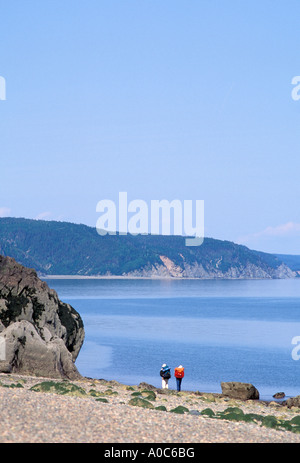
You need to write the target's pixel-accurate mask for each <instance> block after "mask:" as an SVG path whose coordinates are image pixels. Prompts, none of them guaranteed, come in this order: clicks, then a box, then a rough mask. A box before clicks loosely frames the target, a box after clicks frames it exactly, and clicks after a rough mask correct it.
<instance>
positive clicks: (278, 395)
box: [273, 392, 285, 399]
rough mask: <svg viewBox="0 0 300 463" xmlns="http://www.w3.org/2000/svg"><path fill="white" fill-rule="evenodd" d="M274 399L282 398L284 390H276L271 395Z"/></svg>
mask: <svg viewBox="0 0 300 463" xmlns="http://www.w3.org/2000/svg"><path fill="white" fill-rule="evenodd" d="M273 397H274V399H283V398H284V397H285V393H284V392H276V394H274V395H273Z"/></svg>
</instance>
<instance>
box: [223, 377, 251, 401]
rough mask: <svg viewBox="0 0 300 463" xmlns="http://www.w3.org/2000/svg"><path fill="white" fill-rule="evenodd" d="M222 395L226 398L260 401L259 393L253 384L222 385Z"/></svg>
mask: <svg viewBox="0 0 300 463" xmlns="http://www.w3.org/2000/svg"><path fill="white" fill-rule="evenodd" d="M221 388H222V394H223V395H225V396H226V397H230V398H232V399H239V400H258V399H259V392H258V390H257V389H256V387H254V386H253V385H252V384H249V383H239V382H235V381H232V382H228V383H221Z"/></svg>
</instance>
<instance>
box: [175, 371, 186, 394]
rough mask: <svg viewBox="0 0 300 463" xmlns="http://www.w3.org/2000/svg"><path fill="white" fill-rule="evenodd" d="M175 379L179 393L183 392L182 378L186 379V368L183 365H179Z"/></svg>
mask: <svg viewBox="0 0 300 463" xmlns="http://www.w3.org/2000/svg"><path fill="white" fill-rule="evenodd" d="M174 375H175V378H176V384H177V391H180V390H181V381H182V378H183V377H184V368H183V366H182V365H179V367H176V368H175V374H174Z"/></svg>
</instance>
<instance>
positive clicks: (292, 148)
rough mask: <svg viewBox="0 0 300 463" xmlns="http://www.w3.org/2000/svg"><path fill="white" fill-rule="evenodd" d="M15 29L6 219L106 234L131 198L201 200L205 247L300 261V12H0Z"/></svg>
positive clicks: (52, 5) (44, 5)
mask: <svg viewBox="0 0 300 463" xmlns="http://www.w3.org/2000/svg"><path fill="white" fill-rule="evenodd" d="M0 14H1V25H0V76H2V77H4V78H5V81H6V100H5V101H0V156H1V181H0V216H14V217H27V218H44V219H47V220H65V221H71V222H76V223H85V224H87V225H91V226H95V225H96V221H97V218H98V216H99V214H97V212H96V204H97V203H98V201H100V200H101V199H111V200H113V201H115V202H116V204H117V201H118V194H119V192H127V193H128V199H129V200H134V199H143V200H144V201H147V202H149V201H150V200H152V199H167V200H169V201H171V200H173V199H179V200H181V201H183V200H184V199H190V200H194V201H196V200H197V199H199V200H204V202H205V236H210V237H214V238H219V239H228V240H231V241H235V242H239V243H243V244H245V245H247V246H249V247H250V248H252V249H259V250H263V251H267V252H279V253H291V254H300V208H299V198H300V181H299V175H300V100H299V101H295V100H294V99H293V98H292V89H293V85H292V79H293V77H294V76H299V75H300V46H299V44H300V28H299V18H300V2H299V0H287V1H283V0H276V1H275V0H259V1H256V0H252V1H251V2H250V1H248V2H246V1H242V0H227V1H224V0H223V1H221V0H215V1H214V0H189V1H183V0H181V1H179V0H164V1H161V0H126V1H125V0H106V1H104V0H84V1H83V0H72V1H71V0H59V1H58V0H43V1H40V0H36V1H33V0H26V1H19V0H9V1H8V0H7V1H3V0H2V1H1V0H0ZM0 83H1V82H0ZM0 94H1V91H0Z"/></svg>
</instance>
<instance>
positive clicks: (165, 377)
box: [159, 363, 171, 389]
mask: <svg viewBox="0 0 300 463" xmlns="http://www.w3.org/2000/svg"><path fill="white" fill-rule="evenodd" d="M159 374H160V376H161V383H162V384H161V387H162V389H169V384H168V383H169V379H170V378H171V371H170V367H168V365H167V364H166V363H163V364H162V366H161V369H160V373H159Z"/></svg>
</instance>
